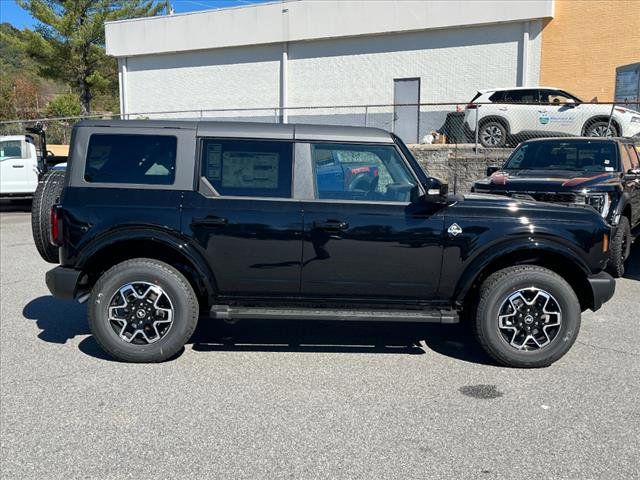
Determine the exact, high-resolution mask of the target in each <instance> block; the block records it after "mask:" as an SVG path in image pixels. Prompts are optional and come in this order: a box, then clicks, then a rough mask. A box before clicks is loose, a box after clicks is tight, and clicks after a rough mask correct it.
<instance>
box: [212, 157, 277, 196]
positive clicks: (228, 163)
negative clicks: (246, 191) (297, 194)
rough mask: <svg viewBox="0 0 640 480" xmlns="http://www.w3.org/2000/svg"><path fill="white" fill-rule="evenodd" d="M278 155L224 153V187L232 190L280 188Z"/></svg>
mask: <svg viewBox="0 0 640 480" xmlns="http://www.w3.org/2000/svg"><path fill="white" fill-rule="evenodd" d="M278 163H279V155H278V154H277V153H256V152H237V151H236V152H224V155H223V156H222V186H223V187H230V188H273V189H276V188H278Z"/></svg>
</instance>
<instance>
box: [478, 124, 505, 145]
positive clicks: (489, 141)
mask: <svg viewBox="0 0 640 480" xmlns="http://www.w3.org/2000/svg"><path fill="white" fill-rule="evenodd" d="M480 139H481V140H482V143H483V144H484V145H491V146H493V147H495V146H496V145H500V143H501V142H502V130H500V129H499V128H498V127H496V126H495V125H489V126H488V127H486V128H484V129H483V130H482V132H481V134H480Z"/></svg>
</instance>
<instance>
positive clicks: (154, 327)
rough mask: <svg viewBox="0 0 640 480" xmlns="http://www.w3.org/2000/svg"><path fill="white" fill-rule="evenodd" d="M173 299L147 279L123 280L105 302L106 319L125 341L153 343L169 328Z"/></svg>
mask: <svg viewBox="0 0 640 480" xmlns="http://www.w3.org/2000/svg"><path fill="white" fill-rule="evenodd" d="M173 319H174V308H173V303H172V302H171V298H169V295H167V293H166V292H165V291H164V290H163V289H162V287H160V286H159V285H155V284H152V283H148V282H133V283H127V284H126V285H123V286H122V287H120V288H119V289H118V291H117V292H116V293H114V294H113V296H112V297H111V300H110V302H109V317H108V322H109V324H110V326H111V328H112V329H113V331H114V332H115V333H116V334H117V335H118V336H119V337H120V338H121V339H122V340H123V341H125V342H127V343H133V344H136V345H146V344H150V343H155V342H157V341H158V340H160V339H161V338H163V337H164V336H165V335H166V334H167V333H168V332H169V330H170V329H171V326H172V325H173Z"/></svg>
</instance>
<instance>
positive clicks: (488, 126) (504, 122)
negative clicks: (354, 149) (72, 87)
mask: <svg viewBox="0 0 640 480" xmlns="http://www.w3.org/2000/svg"><path fill="white" fill-rule="evenodd" d="M84 118H87V117H84ZM88 118H105V119H109V118H120V116H119V115H111V114H100V115H95V116H92V117H88ZM126 118H128V119H188V120H194V119H203V120H213V121H253V122H266V123H315V124H324V125H345V126H368V127H378V128H383V129H385V130H389V131H392V132H394V133H396V134H397V135H398V136H399V137H400V138H402V139H403V140H404V141H405V142H406V143H408V144H449V145H458V146H460V145H464V146H465V147H468V148H470V147H472V148H474V149H475V150H476V151H477V150H478V149H480V148H484V149H503V148H507V149H508V148H513V147H515V146H516V145H517V144H518V143H520V142H522V141H524V140H528V139H531V138H538V137H557V136H623V137H636V138H639V139H640V105H639V104H638V103H627V104H621V103H616V104H612V103H582V102H563V103H560V102H557V103H556V102H549V103H513V102H512V103H509V102H471V103H465V102H458V103H455V102H447V103H428V104H427V103H422V104H401V105H400V104H395V105H393V104H389V105H343V106H309V107H290V108H286V109H284V108H279V107H268V108H253V109H212V110H204V109H203V110H183V111H170V112H169V111H167V112H139V113H129V114H127V115H126ZM81 119H82V117H69V118H49V119H47V118H44V119H39V120H29V121H5V122H0V135H11V134H21V133H24V131H25V127H26V126H29V125H32V124H33V123H35V122H38V121H39V122H41V123H42V124H43V126H44V127H45V129H46V132H47V138H48V141H49V143H52V144H67V143H68V142H69V139H70V135H71V130H72V128H73V126H74V125H75V124H76V123H77V122H78V121H79V120H81Z"/></svg>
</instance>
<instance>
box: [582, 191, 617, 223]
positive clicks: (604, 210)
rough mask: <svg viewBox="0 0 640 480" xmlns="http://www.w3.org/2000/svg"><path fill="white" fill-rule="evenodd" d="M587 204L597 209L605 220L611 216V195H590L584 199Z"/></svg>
mask: <svg viewBox="0 0 640 480" xmlns="http://www.w3.org/2000/svg"><path fill="white" fill-rule="evenodd" d="M584 199H585V203H586V204H587V205H591V206H592V207H593V208H595V209H596V210H597V211H598V212H600V215H602V216H603V217H604V218H606V217H607V215H609V208H610V207H611V195H609V194H608V193H590V194H588V195H586V196H585V197H584Z"/></svg>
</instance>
